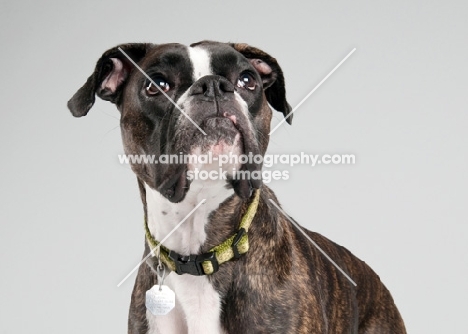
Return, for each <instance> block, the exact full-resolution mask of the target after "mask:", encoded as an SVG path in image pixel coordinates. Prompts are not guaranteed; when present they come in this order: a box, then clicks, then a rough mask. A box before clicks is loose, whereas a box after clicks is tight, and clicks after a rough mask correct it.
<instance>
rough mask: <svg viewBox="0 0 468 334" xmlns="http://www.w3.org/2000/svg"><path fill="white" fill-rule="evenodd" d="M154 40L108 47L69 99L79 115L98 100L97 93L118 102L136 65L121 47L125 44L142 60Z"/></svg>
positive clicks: (127, 48)
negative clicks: (147, 42) (150, 42)
mask: <svg viewBox="0 0 468 334" xmlns="http://www.w3.org/2000/svg"><path fill="white" fill-rule="evenodd" d="M151 46H152V44H146V43H131V44H121V45H118V46H116V47H114V48H112V49H109V50H107V51H106V52H104V54H103V55H102V56H101V58H100V59H99V60H98V62H97V64H96V67H95V69H94V72H93V74H91V76H90V77H89V78H88V80H87V81H86V83H85V84H84V85H83V87H81V88H80V89H78V91H77V92H76V93H75V95H73V97H72V98H71V99H70V100H69V101H68V104H67V105H68V109H70V111H71V113H72V115H73V116H75V117H81V116H85V115H86V114H87V113H88V111H89V110H90V109H91V107H92V106H93V104H94V101H95V95H97V96H99V97H100V98H101V99H103V100H107V101H111V102H112V103H117V102H118V100H119V98H120V95H121V93H122V88H123V86H124V84H125V82H126V80H127V79H128V77H129V74H130V72H131V71H132V70H133V69H134V65H133V64H132V63H131V62H130V61H129V60H128V59H127V57H125V55H124V54H123V53H122V52H121V51H120V50H119V48H121V49H122V50H123V51H124V52H125V53H126V54H127V55H128V56H129V57H130V58H132V60H133V61H135V62H136V63H138V62H139V61H140V60H141V59H142V58H143V57H144V56H145V55H146V53H147V51H148V50H149V49H150V48H151Z"/></svg>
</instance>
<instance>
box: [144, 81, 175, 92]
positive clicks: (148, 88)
mask: <svg viewBox="0 0 468 334" xmlns="http://www.w3.org/2000/svg"><path fill="white" fill-rule="evenodd" d="M153 82H154V83H155V84H156V85H158V86H155V85H154V84H153ZM158 87H159V88H158ZM169 89H171V86H170V85H169V83H167V81H165V80H164V79H161V78H157V79H155V80H153V81H150V82H149V83H148V85H147V86H146V94H148V95H156V94H158V93H159V92H160V91H161V90H162V91H163V92H164V93H166V92H167V91H168V90H169Z"/></svg>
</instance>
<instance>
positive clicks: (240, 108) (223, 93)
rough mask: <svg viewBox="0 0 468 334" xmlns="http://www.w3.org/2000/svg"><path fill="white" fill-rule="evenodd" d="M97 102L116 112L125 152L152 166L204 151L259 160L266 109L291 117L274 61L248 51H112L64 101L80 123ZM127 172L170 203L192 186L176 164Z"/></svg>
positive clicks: (247, 186)
mask: <svg viewBox="0 0 468 334" xmlns="http://www.w3.org/2000/svg"><path fill="white" fill-rule="evenodd" d="M127 56H128V57H130V58H131V60H129V59H128V57H127ZM135 64H136V65H137V66H138V67H139V68H137V66H136V65H135ZM95 95H97V96H99V97H100V98H101V99H104V100H108V101H111V102H112V103H114V104H116V106H117V108H118V109H119V111H120V112H121V131H122V138H123V143H124V148H125V153H126V154H132V155H152V156H154V157H155V158H156V159H158V157H160V156H161V155H163V154H164V155H179V156H180V155H181V154H183V155H187V154H200V153H203V154H204V153H208V152H211V154H213V156H217V155H220V154H228V153H229V152H232V153H234V154H237V155H239V154H249V153H251V154H252V155H257V154H261V155H263V154H265V151H266V148H267V145H268V133H269V129H270V120H271V109H270V107H269V105H268V104H270V105H271V106H272V107H273V108H274V109H276V110H278V111H280V112H282V113H283V114H284V116H287V115H288V114H289V113H290V111H291V107H290V106H289V104H288V103H287V101H286V91H285V84H284V77H283V73H282V70H281V68H280V67H279V65H278V63H277V61H276V59H275V58H273V57H271V56H270V55H268V54H267V53H265V52H263V51H262V50H259V49H257V48H254V47H251V46H249V45H247V44H228V43H217V42H209V41H204V42H200V43H196V44H192V45H191V46H190V47H186V46H184V45H180V44H163V45H154V44H144V43H142V44H123V45H120V46H117V47H115V48H112V49H110V50H108V51H106V52H105V53H104V54H103V55H102V57H101V58H100V59H99V60H98V62H97V64H96V68H95V70H94V72H93V74H92V75H91V76H90V77H89V78H88V80H87V81H86V83H85V84H84V85H83V87H81V88H80V89H79V90H78V91H77V92H76V93H75V95H74V96H73V97H72V98H71V99H70V101H69V102H68V107H69V109H70V110H71V112H72V114H73V115H74V116H76V117H81V116H85V115H86V114H87V113H88V111H89V110H90V109H91V107H92V106H93V104H94V101H95ZM288 122H289V123H291V117H288ZM234 167H235V168H237V169H238V170H243V171H249V172H251V173H252V172H254V171H257V172H260V171H261V168H262V166H261V164H260V163H255V162H254V161H249V162H247V163H244V164H239V165H237V166H234ZM132 169H133V171H134V172H135V173H136V174H137V176H138V177H139V178H140V180H142V181H143V182H145V183H146V184H147V185H149V186H150V187H151V188H153V189H156V190H158V191H159V192H160V193H161V194H162V195H163V196H165V197H167V198H168V199H169V200H170V201H172V202H180V201H181V200H183V198H184V197H185V194H186V192H187V191H188V189H189V187H190V181H189V180H188V179H187V171H188V169H190V166H187V165H184V164H181V163H177V164H176V163H173V164H154V163H143V164H140V163H139V164H132ZM229 183H230V184H231V185H232V186H233V187H234V190H235V191H236V193H237V194H238V195H239V196H241V197H244V198H246V197H248V196H249V195H250V193H251V191H252V189H255V188H259V187H260V186H261V183H262V182H261V179H258V178H257V179H255V178H249V177H247V179H236V178H231V179H230V180H229Z"/></svg>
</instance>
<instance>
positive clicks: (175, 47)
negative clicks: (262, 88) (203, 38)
mask: <svg viewBox="0 0 468 334" xmlns="http://www.w3.org/2000/svg"><path fill="white" fill-rule="evenodd" d="M142 65H143V66H142V67H143V68H144V69H145V70H147V71H148V72H149V73H148V74H150V75H151V74H153V73H151V72H152V71H156V72H157V71H161V72H164V73H161V74H166V75H167V74H168V73H172V75H176V76H180V77H184V78H186V79H187V76H188V75H190V79H191V81H192V82H195V81H197V80H198V79H200V78H202V77H204V76H207V75H219V76H223V77H225V78H227V79H233V78H235V77H237V76H238V75H239V72H241V71H244V70H247V69H250V70H253V68H252V66H251V64H250V63H249V61H248V60H247V59H246V58H245V57H244V56H243V55H242V54H241V53H239V52H237V51H236V50H235V49H233V48H232V47H231V46H229V45H226V44H224V43H216V42H203V43H196V44H192V45H190V46H185V45H181V44H166V45H160V46H158V47H156V48H155V49H154V50H153V51H152V52H151V53H150V54H149V55H148V56H147V57H146V59H145V60H144V62H143V64H142Z"/></svg>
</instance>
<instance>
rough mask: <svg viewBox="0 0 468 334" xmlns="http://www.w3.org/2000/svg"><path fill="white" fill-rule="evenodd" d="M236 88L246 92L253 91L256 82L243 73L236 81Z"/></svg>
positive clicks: (250, 76) (249, 75)
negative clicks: (243, 89)
mask: <svg viewBox="0 0 468 334" xmlns="http://www.w3.org/2000/svg"><path fill="white" fill-rule="evenodd" d="M237 87H241V88H246V89H248V90H254V89H255V87H257V82H256V81H255V79H254V78H253V76H252V75H251V74H249V73H243V74H241V76H240V77H239V79H238V80H237Z"/></svg>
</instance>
